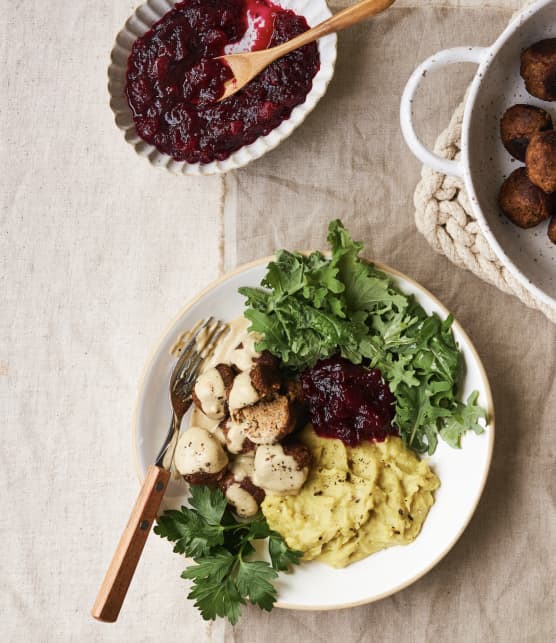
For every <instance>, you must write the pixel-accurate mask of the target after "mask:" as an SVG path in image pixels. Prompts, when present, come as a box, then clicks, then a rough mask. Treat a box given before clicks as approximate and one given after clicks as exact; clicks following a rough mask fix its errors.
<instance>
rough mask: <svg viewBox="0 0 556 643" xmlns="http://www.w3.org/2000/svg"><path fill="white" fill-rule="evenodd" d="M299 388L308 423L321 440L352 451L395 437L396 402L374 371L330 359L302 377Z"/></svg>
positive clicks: (322, 361) (379, 374)
mask: <svg viewBox="0 0 556 643" xmlns="http://www.w3.org/2000/svg"><path fill="white" fill-rule="evenodd" d="M301 386H302V389H303V398H304V400H305V402H306V403H307V405H308V407H309V418H310V421H311V423H312V424H313V427H314V429H315V431H316V433H317V434H318V435H320V436H321V437H323V438H338V439H339V440H341V441H342V442H343V443H344V444H347V445H348V446H351V447H352V446H356V445H357V444H359V443H360V442H362V441H363V440H374V441H376V442H382V441H383V440H384V439H385V438H386V436H387V435H397V430H396V428H395V426H393V425H392V421H393V419H394V414H395V408H394V404H395V401H396V400H395V398H394V396H393V395H392V393H391V392H390V389H389V388H388V385H387V384H386V383H385V382H384V381H383V379H382V375H381V373H380V371H379V370H378V369H377V368H374V369H368V368H364V367H363V366H357V365H356V364H352V363H351V362H349V361H348V360H347V359H344V358H343V357H339V356H334V357H329V358H328V359H323V360H320V361H319V362H317V364H316V365H315V366H313V368H309V369H307V370H305V371H304V372H303V373H302V374H301Z"/></svg>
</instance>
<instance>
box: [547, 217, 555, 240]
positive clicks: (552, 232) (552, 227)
mask: <svg viewBox="0 0 556 643" xmlns="http://www.w3.org/2000/svg"><path fill="white" fill-rule="evenodd" d="M548 238H549V239H550V241H552V243H556V215H554V216H553V217H552V219H551V221H550V223H549V224H548Z"/></svg>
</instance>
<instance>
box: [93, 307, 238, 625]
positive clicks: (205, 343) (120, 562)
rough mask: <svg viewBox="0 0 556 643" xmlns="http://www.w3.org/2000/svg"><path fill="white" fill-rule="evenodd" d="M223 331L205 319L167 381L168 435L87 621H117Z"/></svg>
mask: <svg viewBox="0 0 556 643" xmlns="http://www.w3.org/2000/svg"><path fill="white" fill-rule="evenodd" d="M227 329H228V327H227V325H226V324H224V322H221V321H218V320H215V319H214V318H212V317H210V318H209V319H207V320H206V321H205V322H203V323H201V324H200V325H198V326H197V328H196V329H194V330H193V333H192V335H191V338H190V339H189V341H188V342H187V344H186V345H185V346H184V347H183V349H182V351H181V354H180V357H179V359H178V361H177V364H176V366H175V367H174V371H173V373H172V377H171V378H170V401H171V403H172V409H173V414H172V421H171V423H170V429H169V431H168V434H167V436H166V439H165V440H164V444H163V445H162V448H161V449H160V452H159V454H158V456H157V458H156V462H155V464H153V465H151V466H150V467H149V468H148V469H147V475H146V476H145V480H144V481H143V485H142V486H141V491H140V492H139V496H138V497H137V500H136V502H135V506H134V507H133V510H132V512H131V515H130V517H129V520H128V522H127V525H126V526H125V529H124V531H123V533H122V536H121V538H120V542H119V543H118V546H117V548H116V551H115V553H114V556H113V558H112V562H111V563H110V566H109V567H108V571H107V572H106V576H105V577H104V580H103V581H102V585H101V586H100V590H99V592H98V595H97V599H96V601H95V604H94V605H93V609H92V610H91V614H92V616H94V618H96V619H98V620H99V621H105V622H107V623H113V622H114V621H115V620H116V619H117V618H118V614H119V613H120V608H121V607H122V604H123V602H124V598H125V595H126V593H127V590H128V587H129V585H130V583H131V579H132V578H133V574H134V573H135V569H136V567H137V563H138V562H139V558H140V557H141V553H142V551H143V547H144V546H145V542H146V541H147V536H148V535H149V533H150V530H151V526H152V524H153V521H154V519H155V518H156V516H157V514H158V510H159V508H160V503H161V502H162V498H163V497H164V492H165V491H166V487H167V486H168V481H169V479H170V467H171V464H172V460H173V456H174V451H175V448H176V444H177V439H178V434H179V430H180V424H181V421H182V418H183V416H184V415H185V413H186V412H187V410H188V409H189V407H190V406H191V401H192V398H191V393H192V391H193V386H194V385H195V381H196V379H197V376H198V375H199V372H200V370H201V367H202V365H203V362H204V361H205V359H206V358H207V357H209V356H210V354H211V353H212V351H213V350H214V347H215V345H216V342H217V341H218V339H219V338H220V337H221V336H222V334H223V333H224V332H226V331H227Z"/></svg>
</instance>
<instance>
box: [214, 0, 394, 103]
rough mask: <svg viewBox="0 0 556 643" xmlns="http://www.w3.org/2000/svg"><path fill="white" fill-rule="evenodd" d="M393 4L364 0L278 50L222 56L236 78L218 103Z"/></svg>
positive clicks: (391, 2)
mask: <svg viewBox="0 0 556 643" xmlns="http://www.w3.org/2000/svg"><path fill="white" fill-rule="evenodd" d="M391 4H394V0H362V1H361V2H358V3H357V4H354V5H353V6H351V7H347V9H343V10H342V11H340V12H338V13H337V14H335V15H334V16H332V17H331V18H328V20H325V21H324V22H321V23H320V24H319V25H317V26H316V27H313V28H312V29H309V30H308V31H305V32H304V33H302V34H300V35H299V36H296V37H295V38H292V39H291V40H288V41H287V42H284V43H282V44H281V45H278V46H277V47H271V48H270V49H261V50H260V51H249V52H246V53H241V54H230V55H228V56H218V58H216V59H215V60H220V61H222V62H224V63H226V65H228V67H230V69H231V70H232V72H233V74H234V77H233V78H231V79H230V80H227V81H226V82H225V83H224V93H223V94H222V96H221V97H220V98H219V99H218V100H219V101H222V100H224V99H225V98H228V96H231V95H232V94H235V93H236V92H237V91H239V90H240V89H241V88H242V87H244V86H245V85H246V84H247V83H248V82H249V81H250V80H252V79H253V78H254V77H255V76H257V75H258V74H260V73H261V71H262V70H263V69H264V68H265V67H268V66H269V65H270V63H272V62H274V61H275V60H277V59H278V58H282V56H285V55H286V54H289V53H290V52H291V51H294V49H298V48H299V47H303V45H308V44H309V43H310V42H313V41H314V40H317V39H318V38H322V37H323V36H327V35H328V34H330V33H334V32H336V31H340V30H341V29H345V28H346V27H351V25H354V24H356V23H358V22H361V21H362V20H365V18H369V17H370V16H375V15H376V14H377V13H381V12H382V11H384V10H386V9H388V7H389V6H390V5H391Z"/></svg>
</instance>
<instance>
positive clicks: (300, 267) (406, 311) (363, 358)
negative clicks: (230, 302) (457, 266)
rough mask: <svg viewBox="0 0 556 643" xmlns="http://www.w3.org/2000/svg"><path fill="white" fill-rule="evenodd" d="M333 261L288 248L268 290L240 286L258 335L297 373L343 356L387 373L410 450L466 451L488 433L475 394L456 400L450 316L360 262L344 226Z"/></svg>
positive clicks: (338, 230)
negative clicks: (468, 435)
mask: <svg viewBox="0 0 556 643" xmlns="http://www.w3.org/2000/svg"><path fill="white" fill-rule="evenodd" d="M328 243H329V245H330V250H331V256H330V258H329V259H327V258H326V257H324V256H323V255H322V253H320V252H313V253H311V254H310V255H308V256H304V255H301V254H299V253H293V252H288V251H286V250H281V251H279V252H278V253H277V254H276V259H275V261H273V262H271V263H270V264H269V265H268V268H267V274H266V276H265V277H264V278H263V280H262V283H261V286H262V287H261V288H240V289H239V292H240V293H241V294H242V295H244V296H245V297H246V298H247V301H246V304H247V310H246V312H245V317H247V319H249V320H250V321H251V326H250V330H252V331H256V332H258V333H260V334H261V335H262V340H261V341H260V342H258V343H257V349H258V350H264V349H267V350H269V351H270V352H271V353H273V354H274V355H276V356H278V357H279V358H280V359H281V361H282V363H283V365H284V366H285V367H286V368H287V369H290V370H292V371H294V372H295V371H302V370H304V369H305V368H308V367H310V366H313V365H314V364H315V362H317V361H318V360H319V359H322V358H325V357H329V356H331V355H333V354H334V353H340V355H342V356H343V357H345V358H347V359H349V360H350V361H351V362H353V363H354V364H360V363H362V364H363V365H365V366H369V367H371V368H379V369H380V371H381V373H382V375H383V377H384V379H385V380H386V381H387V383H388V385H389V386H390V390H391V391H392V393H393V394H394V396H395V397H396V416H395V423H396V425H397V427H398V429H399V432H400V436H401V437H402V439H403V440H404V442H405V443H406V444H407V445H408V446H409V447H411V448H412V449H414V450H415V451H417V452H419V453H424V452H428V453H429V454H430V453H433V452H434V450H435V449H436V446H437V443H438V437H439V436H440V437H441V438H442V439H443V440H445V441H446V442H447V443H448V444H450V445H451V446H454V447H458V446H459V445H460V442H461V436H462V435H463V434H464V433H465V432H466V431H469V430H471V431H474V432H476V433H477V432H479V431H482V430H483V429H482V425H481V423H480V422H479V420H482V419H483V418H484V417H485V414H484V411H483V410H482V409H481V408H480V407H479V405H478V404H477V395H474V396H471V397H470V398H469V399H468V400H467V403H466V404H463V403H462V402H460V401H459V400H458V391H459V388H460V383H461V380H462V376H463V367H464V364H463V358H462V355H461V353H460V351H459V348H458V346H457V344H456V341H455V338H454V334H453V332H452V321H453V320H452V317H451V316H449V317H448V318H447V319H444V320H441V319H440V318H439V317H438V315H436V314H432V315H428V314H427V313H426V312H425V310H424V309H423V308H422V307H421V306H420V305H419V304H418V303H417V302H416V300H415V298H414V297H413V296H412V295H406V294H405V293H403V292H402V291H400V290H399V289H398V288H397V286H396V285H395V284H394V283H393V281H392V280H391V279H390V278H389V277H387V276H386V275H385V274H384V273H382V272H381V271H379V270H377V269H376V268H375V267H374V266H373V265H372V264H369V263H367V262H365V261H364V260H362V259H361V258H360V256H359V254H360V252H361V250H362V248H363V245H362V244H361V243H358V242H355V241H353V240H352V238H351V237H350V235H349V232H348V231H347V230H346V229H345V228H344V226H343V225H342V222H341V221H339V220H338V219H337V220H335V221H332V222H331V223H330V225H329V228H328Z"/></svg>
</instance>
